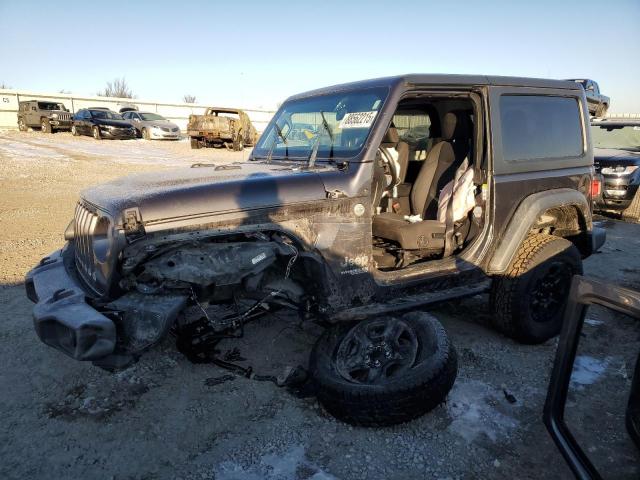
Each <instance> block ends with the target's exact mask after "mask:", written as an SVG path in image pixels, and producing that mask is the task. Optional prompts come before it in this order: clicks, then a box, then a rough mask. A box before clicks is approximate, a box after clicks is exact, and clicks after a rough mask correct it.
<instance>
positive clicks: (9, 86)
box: [0, 82, 13, 89]
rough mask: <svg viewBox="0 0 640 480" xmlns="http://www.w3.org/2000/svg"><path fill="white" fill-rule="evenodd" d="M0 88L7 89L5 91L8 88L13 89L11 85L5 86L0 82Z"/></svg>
mask: <svg viewBox="0 0 640 480" xmlns="http://www.w3.org/2000/svg"><path fill="white" fill-rule="evenodd" d="M0 88H7V89H9V88H13V87H12V86H11V85H7V84H6V83H4V82H0Z"/></svg>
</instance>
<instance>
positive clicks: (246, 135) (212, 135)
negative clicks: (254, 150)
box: [187, 107, 258, 151]
mask: <svg viewBox="0 0 640 480" xmlns="http://www.w3.org/2000/svg"><path fill="white" fill-rule="evenodd" d="M187 134H188V135H189V138H190V139H191V148H201V147H220V146H224V147H227V148H228V149H232V150H235V151H240V150H243V149H244V147H245V146H246V145H254V144H255V142H256V140H257V139H258V132H257V131H256V129H255V127H254V126H253V124H252V123H251V120H250V119H249V116H248V115H247V114H246V113H245V112H244V111H242V110H238V109H234V108H217V107H209V108H207V110H206V112H205V114H204V115H189V124H188V125H187Z"/></svg>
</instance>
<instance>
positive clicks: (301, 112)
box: [253, 87, 389, 160]
mask: <svg viewBox="0 0 640 480" xmlns="http://www.w3.org/2000/svg"><path fill="white" fill-rule="evenodd" d="M388 93H389V89H388V88H387V87H382V88H369V89H364V90H359V91H354V92H340V93H334V94H331V95H319V96H315V97H309V98H302V99H299V100H292V101H290V102H286V103H285V104H284V105H283V106H282V107H281V109H280V110H279V111H278V113H276V117H275V118H274V120H273V121H272V123H271V124H270V126H269V127H267V130H265V132H264V133H263V134H262V136H261V137H260V140H259V141H258V143H257V145H256V147H255V148H254V150H253V157H254V158H268V157H269V156H270V155H269V154H270V153H271V158H272V159H274V160H276V159H278V158H280V159H283V158H287V159H295V160H306V159H308V158H309V156H310V155H311V153H312V151H313V149H314V147H315V146H316V144H317V157H318V159H322V158H324V159H328V158H334V157H335V158H350V157H353V156H354V155H356V154H357V153H358V152H360V150H361V149H362V147H363V145H364V142H365V141H366V139H367V137H368V136H369V131H370V130H371V126H372V125H373V122H374V121H375V119H376V117H377V114H378V112H379V111H380V109H381V108H382V105H383V103H384V101H385V99H386V98H387V95H388ZM325 123H326V124H325Z"/></svg>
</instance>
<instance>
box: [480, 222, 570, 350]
mask: <svg viewBox="0 0 640 480" xmlns="http://www.w3.org/2000/svg"><path fill="white" fill-rule="evenodd" d="M554 274H557V275H558V276H559V279H558V280H557V281H559V282H560V285H559V288H558V289H554V290H553V291H554V292H555V293H556V297H557V298H558V299H557V301H556V302H555V305H552V306H551V307H550V309H549V310H550V311H549V312H546V314H543V315H542V316H544V317H545V319H544V320H542V321H540V320H536V312H535V307H534V305H532V302H534V300H535V299H536V297H535V295H536V291H537V290H536V289H537V288H538V286H539V285H542V288H544V285H545V283H544V281H546V279H547V278H549V276H550V275H554ZM580 274H582V258H581V256H580V252H579V251H578V249H577V248H576V247H575V245H573V244H572V243H571V242H570V241H568V240H566V239H564V238H560V237H555V236H553V235H544V234H534V235H529V236H528V237H527V238H526V239H525V241H524V242H523V243H522V245H521V246H520V248H519V249H518V252H517V253H516V256H515V258H514V260H513V261H512V262H511V265H510V266H509V269H508V270H507V272H506V273H505V274H504V275H502V276H499V277H494V279H493V285H492V289H491V294H490V304H491V309H492V313H493V316H492V323H493V326H494V327H495V328H496V329H497V330H498V331H500V332H502V333H504V334H505V335H507V336H508V337H511V338H513V339H514V340H516V341H518V342H520V343H525V344H538V343H542V342H545V341H546V340H548V339H550V338H552V337H555V336H556V335H558V334H559V333H560V329H561V328H562V320H563V315H564V307H565V305H566V301H567V296H568V294H569V287H570V283H571V277H572V276H573V275H580ZM549 288H551V287H549Z"/></svg>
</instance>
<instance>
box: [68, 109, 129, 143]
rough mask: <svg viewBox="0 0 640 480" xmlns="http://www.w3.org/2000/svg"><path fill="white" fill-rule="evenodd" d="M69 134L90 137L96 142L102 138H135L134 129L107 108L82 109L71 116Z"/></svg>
mask: <svg viewBox="0 0 640 480" xmlns="http://www.w3.org/2000/svg"><path fill="white" fill-rule="evenodd" d="M71 133H72V134H73V135H74V136H78V135H91V136H92V137H93V138H95V139H96V140H100V139H103V138H111V139H120V140H125V139H131V138H136V129H135V128H133V126H132V125H131V124H130V123H129V122H127V121H126V120H124V119H123V118H122V116H121V115H120V114H118V113H116V112H112V111H111V110H109V109H108V108H83V109H82V110H78V112H76V114H75V115H74V116H73V125H72V126H71Z"/></svg>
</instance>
